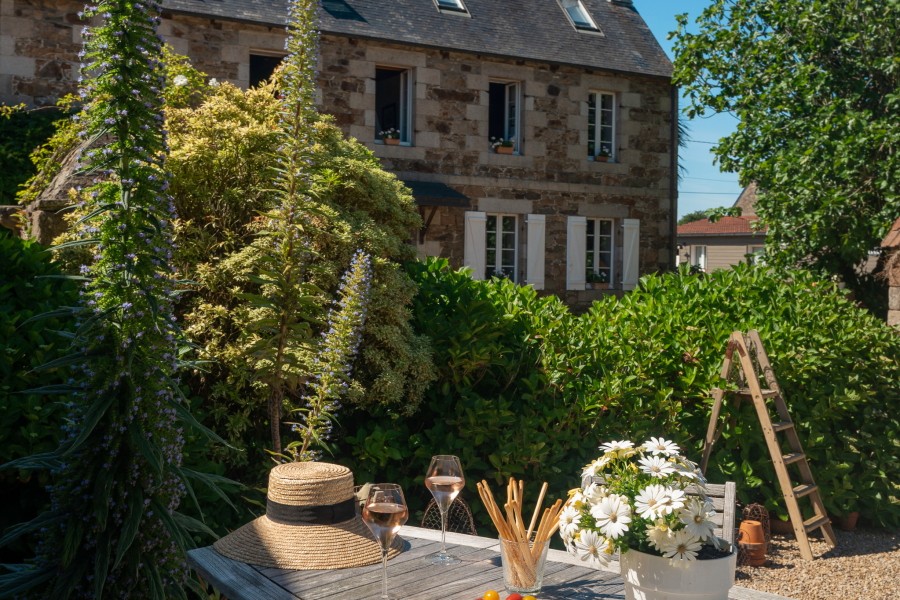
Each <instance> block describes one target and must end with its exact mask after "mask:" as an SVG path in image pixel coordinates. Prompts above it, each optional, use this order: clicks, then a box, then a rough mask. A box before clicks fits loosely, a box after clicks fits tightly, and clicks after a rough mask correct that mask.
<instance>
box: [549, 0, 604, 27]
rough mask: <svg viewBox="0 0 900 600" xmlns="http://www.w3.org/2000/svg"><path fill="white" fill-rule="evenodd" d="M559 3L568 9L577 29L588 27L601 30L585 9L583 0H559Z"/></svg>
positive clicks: (565, 9) (567, 12)
mask: <svg viewBox="0 0 900 600" xmlns="http://www.w3.org/2000/svg"><path fill="white" fill-rule="evenodd" d="M559 5H560V6H562V7H563V10H564V11H566V15H568V17H569V20H570V21H572V25H574V26H575V29H586V30H588V31H599V30H600V28H599V27H597V24H596V23H594V20H593V19H592V18H591V15H589V14H588V11H587V10H585V8H584V5H583V4H582V3H581V0H559Z"/></svg>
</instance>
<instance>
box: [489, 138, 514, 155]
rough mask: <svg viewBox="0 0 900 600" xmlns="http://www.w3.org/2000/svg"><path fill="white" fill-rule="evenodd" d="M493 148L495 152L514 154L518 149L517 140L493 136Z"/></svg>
mask: <svg viewBox="0 0 900 600" xmlns="http://www.w3.org/2000/svg"><path fill="white" fill-rule="evenodd" d="M491 148H493V149H494V152H496V153H497V154H514V153H515V151H516V142H515V140H513V139H505V138H502V137H500V138H498V137H492V138H491Z"/></svg>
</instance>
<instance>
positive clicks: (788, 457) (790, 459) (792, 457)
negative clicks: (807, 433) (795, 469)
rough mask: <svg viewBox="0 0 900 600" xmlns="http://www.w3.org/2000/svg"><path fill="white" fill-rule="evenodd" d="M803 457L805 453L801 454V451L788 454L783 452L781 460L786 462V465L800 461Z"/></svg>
mask: <svg viewBox="0 0 900 600" xmlns="http://www.w3.org/2000/svg"><path fill="white" fill-rule="evenodd" d="M805 458H806V455H805V454H803V453H802V452H791V453H790V454H785V455H784V456H782V457H781V460H782V461H784V464H786V465H792V464H794V463H795V462H800V461H801V460H804V459H805Z"/></svg>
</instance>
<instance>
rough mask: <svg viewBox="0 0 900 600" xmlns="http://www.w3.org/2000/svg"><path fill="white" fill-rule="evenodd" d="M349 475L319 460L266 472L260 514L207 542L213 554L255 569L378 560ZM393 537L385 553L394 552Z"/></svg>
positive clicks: (342, 565) (327, 566)
mask: <svg viewBox="0 0 900 600" xmlns="http://www.w3.org/2000/svg"><path fill="white" fill-rule="evenodd" d="M356 508H357V500H356V496H355V495H354V493H353V473H351V472H350V469H348V468H347V467H342V466H340V465H332V464H328V463H319V462H295V463H287V464H283V465H278V466H276V467H275V468H273V469H272V470H271V471H270V472H269V490H268V493H267V496H266V514H265V516H262V517H259V518H258V519H256V520H255V521H252V522H250V523H247V524H246V525H244V526H243V527H241V528H239V529H237V530H235V531H233V532H232V533H230V534H228V535H226V536H225V537H223V538H221V539H220V540H219V541H217V542H216V543H214V544H213V548H215V549H216V550H217V551H218V552H219V554H222V555H224V556H227V557H228V558H233V559H235V560H239V561H241V562H246V563H250V564H254V565H259V566H261V567H278V568H283V569H343V568H346V567H360V566H363V565H370V564H374V563H377V562H381V547H380V546H379V545H378V542H376V541H375V538H374V537H373V536H372V534H371V532H370V531H369V528H368V527H367V526H366V524H365V523H363V521H362V519H361V518H360V517H359V515H358V514H357V510H356ZM401 547H402V541H401V540H400V537H399V536H397V537H395V538H394V543H393V544H392V546H391V549H390V550H389V551H388V557H389V558H390V557H392V556H396V555H397V554H399V552H400V548H401Z"/></svg>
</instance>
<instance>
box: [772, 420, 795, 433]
mask: <svg viewBox="0 0 900 600" xmlns="http://www.w3.org/2000/svg"><path fill="white" fill-rule="evenodd" d="M793 427H794V423H793V421H780V422H778V423H772V430H773V431H774V432H775V433H778V432H779V431H785V430H787V429H792V428H793Z"/></svg>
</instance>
